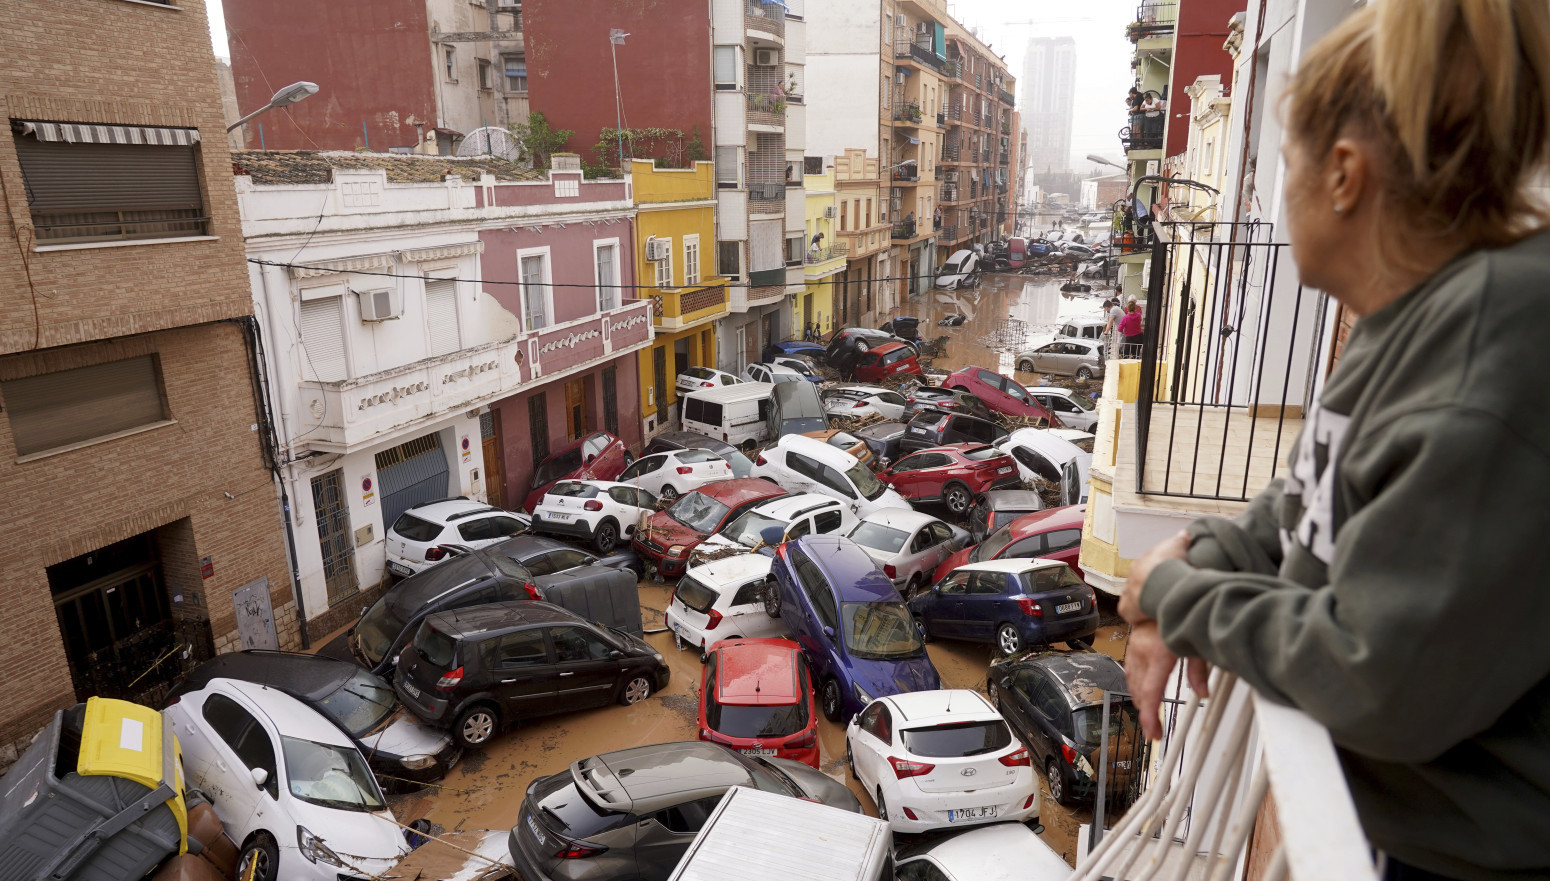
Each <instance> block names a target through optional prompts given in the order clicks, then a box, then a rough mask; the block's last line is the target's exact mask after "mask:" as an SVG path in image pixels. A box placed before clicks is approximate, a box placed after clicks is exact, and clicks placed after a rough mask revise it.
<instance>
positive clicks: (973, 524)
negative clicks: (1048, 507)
mask: <svg viewBox="0 0 1550 881" xmlns="http://www.w3.org/2000/svg"><path fill="white" fill-rule="evenodd" d="M1042 510H1044V499H1043V498H1042V497H1041V496H1040V495H1039V494H1038V493H1036V492H1032V491H1031V490H1026V489H997V490H991V491H990V492H988V493H985V494H984V495H983V496H980V497H979V498H978V499H976V500H975V502H974V507H972V508H970V509H969V541H970V543H971V544H979V543H980V542H982V541H984V540H985V536H987V535H990V534H991V533H992V532H995V531H996V530H997V529H1000V528H1001V527H1002V526H1005V525H1006V524H1008V523H1010V522H1012V521H1013V520H1016V519H1017V518H1018V517H1021V516H1023V515H1024V514H1032V513H1033V512H1034V511H1042Z"/></svg>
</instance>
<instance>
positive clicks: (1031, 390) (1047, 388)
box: [1023, 385, 1080, 398]
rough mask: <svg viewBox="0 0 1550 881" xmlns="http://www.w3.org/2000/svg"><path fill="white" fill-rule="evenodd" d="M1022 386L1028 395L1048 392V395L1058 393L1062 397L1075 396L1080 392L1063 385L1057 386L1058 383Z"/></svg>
mask: <svg viewBox="0 0 1550 881" xmlns="http://www.w3.org/2000/svg"><path fill="white" fill-rule="evenodd" d="M1023 388H1025V389H1027V390H1028V394H1030V395H1044V394H1049V395H1059V396H1060V397H1063V398H1074V397H1077V396H1078V395H1079V394H1080V393H1079V392H1074V391H1072V390H1071V389H1068V388H1064V387H1062V386H1058V385H1025V386H1023Z"/></svg>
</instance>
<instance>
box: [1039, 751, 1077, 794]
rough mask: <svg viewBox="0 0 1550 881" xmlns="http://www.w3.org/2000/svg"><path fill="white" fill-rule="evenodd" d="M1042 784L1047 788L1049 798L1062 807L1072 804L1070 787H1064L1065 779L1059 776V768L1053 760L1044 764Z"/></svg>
mask: <svg viewBox="0 0 1550 881" xmlns="http://www.w3.org/2000/svg"><path fill="white" fill-rule="evenodd" d="M1044 782H1045V783H1046V784H1047V785H1048V786H1049V797H1050V798H1052V799H1054V800H1055V801H1056V802H1057V803H1059V804H1063V805H1069V804H1071V803H1072V801H1073V800H1072V798H1071V792H1070V789H1071V787H1069V786H1067V785H1066V778H1064V777H1062V776H1061V775H1060V766H1059V765H1057V764H1055V760H1054V759H1050V760H1049V761H1047V762H1045V763H1044Z"/></svg>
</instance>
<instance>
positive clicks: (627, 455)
mask: <svg viewBox="0 0 1550 881" xmlns="http://www.w3.org/2000/svg"><path fill="white" fill-rule="evenodd" d="M634 464H635V454H634V453H632V452H630V451H629V450H625V451H624V467H626V468H628V467H630V466H631V465H634Z"/></svg>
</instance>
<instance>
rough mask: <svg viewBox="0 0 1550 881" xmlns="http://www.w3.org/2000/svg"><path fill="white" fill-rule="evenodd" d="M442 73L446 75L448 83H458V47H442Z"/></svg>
mask: <svg viewBox="0 0 1550 881" xmlns="http://www.w3.org/2000/svg"><path fill="white" fill-rule="evenodd" d="M441 62H442V68H443V69H442V73H443V74H445V75H446V77H447V82H449V83H455V82H457V47H455V46H442V47H441Z"/></svg>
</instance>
